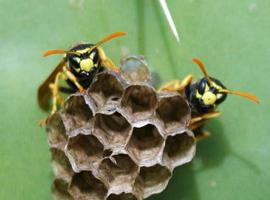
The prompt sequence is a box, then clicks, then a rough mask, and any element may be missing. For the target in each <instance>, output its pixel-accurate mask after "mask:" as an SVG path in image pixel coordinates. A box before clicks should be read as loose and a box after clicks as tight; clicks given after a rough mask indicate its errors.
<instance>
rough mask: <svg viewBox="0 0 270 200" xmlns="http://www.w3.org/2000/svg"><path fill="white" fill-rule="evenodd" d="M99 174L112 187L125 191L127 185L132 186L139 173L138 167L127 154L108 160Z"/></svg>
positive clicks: (101, 167)
mask: <svg viewBox="0 0 270 200" xmlns="http://www.w3.org/2000/svg"><path fill="white" fill-rule="evenodd" d="M99 172H100V174H101V176H102V177H103V180H104V182H107V183H108V185H110V187H117V188H120V189H121V190H123V188H124V187H126V186H125V185H132V184H133V180H135V177H136V176H137V173H138V166H137V165H136V164H135V163H134V162H133V161H132V160H131V158H130V157H129V156H128V155H126V154H118V155H114V156H113V157H112V158H106V159H104V160H103V161H102V163H101V164H100V166H99Z"/></svg>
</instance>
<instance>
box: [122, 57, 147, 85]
mask: <svg viewBox="0 0 270 200" xmlns="http://www.w3.org/2000/svg"><path fill="white" fill-rule="evenodd" d="M120 64H121V66H120V67H121V70H122V75H123V76H124V77H125V79H126V80H127V81H128V82H136V81H142V82H148V81H149V80H150V78H151V74H150V71H149V69H148V65H147V62H146V60H145V58H144V56H142V55H128V56H125V57H123V58H122V59H121V60H120Z"/></svg>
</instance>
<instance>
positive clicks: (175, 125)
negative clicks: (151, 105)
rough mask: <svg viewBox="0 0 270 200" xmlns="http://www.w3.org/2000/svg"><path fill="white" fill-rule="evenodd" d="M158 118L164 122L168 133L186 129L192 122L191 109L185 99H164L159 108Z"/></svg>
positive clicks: (179, 97)
mask: <svg viewBox="0 0 270 200" xmlns="http://www.w3.org/2000/svg"><path fill="white" fill-rule="evenodd" d="M157 116H158V118H159V119H160V120H162V121H163V122H164V125H165V128H166V131H167V132H173V131H175V130H176V129H179V128H184V127H186V126H187V124H188V122H189V120H190V108H189V106H188V104H187V102H186V101H185V100H184V99H183V97H181V96H179V95H177V96H172V97H163V98H162V99H160V101H159V103H158V108H157Z"/></svg>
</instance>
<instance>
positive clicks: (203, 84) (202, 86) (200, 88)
mask: <svg viewBox="0 0 270 200" xmlns="http://www.w3.org/2000/svg"><path fill="white" fill-rule="evenodd" d="M206 84H207V80H206V79H205V78H202V79H201V81H200V82H199V85H198V92H199V93H200V94H203V93H204V91H205V87H206Z"/></svg>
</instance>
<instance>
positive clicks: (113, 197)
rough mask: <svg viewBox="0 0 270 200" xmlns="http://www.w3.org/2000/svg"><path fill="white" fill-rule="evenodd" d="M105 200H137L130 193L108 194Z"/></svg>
mask: <svg viewBox="0 0 270 200" xmlns="http://www.w3.org/2000/svg"><path fill="white" fill-rule="evenodd" d="M107 200H137V197H136V196H134V195H133V194H131V193H121V194H110V195H109V196H108V198H107Z"/></svg>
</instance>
